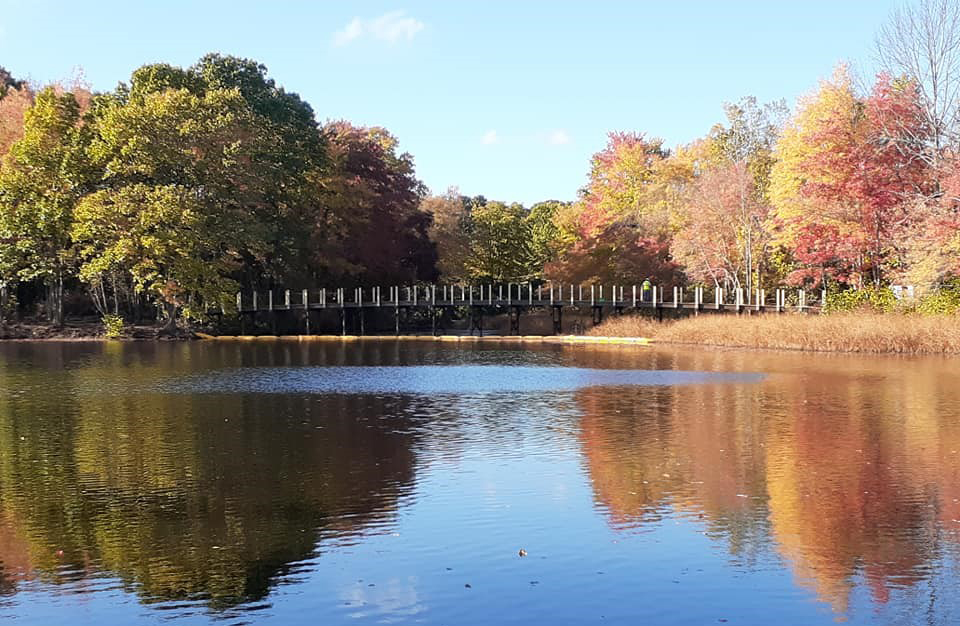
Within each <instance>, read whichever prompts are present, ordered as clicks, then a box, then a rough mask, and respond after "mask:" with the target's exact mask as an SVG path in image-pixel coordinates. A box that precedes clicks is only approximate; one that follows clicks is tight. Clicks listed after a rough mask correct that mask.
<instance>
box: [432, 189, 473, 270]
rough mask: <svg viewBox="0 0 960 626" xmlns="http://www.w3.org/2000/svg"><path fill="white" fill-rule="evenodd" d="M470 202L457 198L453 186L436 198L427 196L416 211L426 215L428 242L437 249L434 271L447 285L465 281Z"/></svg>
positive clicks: (457, 193)
mask: <svg viewBox="0 0 960 626" xmlns="http://www.w3.org/2000/svg"><path fill="white" fill-rule="evenodd" d="M471 207H472V203H471V201H470V199H469V198H467V197H465V196H461V195H460V192H459V191H458V190H457V188H456V187H451V188H450V189H447V191H446V193H444V194H443V195H439V196H428V197H427V198H424V200H423V202H422V203H421V205H420V210H421V211H423V212H425V213H428V214H430V216H431V223H430V230H429V234H430V241H432V242H433V244H434V245H435V246H436V249H437V271H438V272H439V275H440V278H441V279H442V280H444V281H447V282H454V283H455V282H462V281H465V280H467V279H468V278H469V276H470V272H469V270H468V269H467V260H468V258H469V255H470V235H471V231H472V227H471V215H470V209H471Z"/></svg>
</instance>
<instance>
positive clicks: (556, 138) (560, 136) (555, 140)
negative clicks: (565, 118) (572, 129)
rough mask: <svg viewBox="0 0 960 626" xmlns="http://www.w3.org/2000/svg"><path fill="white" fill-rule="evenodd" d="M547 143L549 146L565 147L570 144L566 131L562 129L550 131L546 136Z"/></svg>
mask: <svg viewBox="0 0 960 626" xmlns="http://www.w3.org/2000/svg"><path fill="white" fill-rule="evenodd" d="M547 143H548V144H550V145H551V146H563V145H566V144H568V143H570V135H568V134H567V131H565V130H563V129H562V128H561V129H557V130H554V131H551V132H550V133H549V134H547Z"/></svg>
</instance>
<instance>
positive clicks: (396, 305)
mask: <svg viewBox="0 0 960 626" xmlns="http://www.w3.org/2000/svg"><path fill="white" fill-rule="evenodd" d="M393 289H394V294H395V296H396V297H395V298H394V300H393V334H394V336H396V337H399V336H400V286H399V285H397V286H396V287H394V288H393Z"/></svg>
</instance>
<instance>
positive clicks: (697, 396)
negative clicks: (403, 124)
mask: <svg viewBox="0 0 960 626" xmlns="http://www.w3.org/2000/svg"><path fill="white" fill-rule="evenodd" d="M958 583H960V360H958V359H948V358H894V357H873V358H866V357H853V356H837V355H810V354H799V353H798V354H793V353H772V352H771V353H761V352H748V351H719V350H706V349H695V348H683V349H667V348H662V347H661V348H649V347H637V346H622V347H618V346H563V345H552V344H544V345H538V344H522V345H521V344H519V343H518V344H511V343H508V342H503V343H499V344H467V343H459V344H445V343H433V342H411V341H406V342H399V341H383V342H380V341H360V342H353V343H341V342H302V343H298V342H295V341H273V342H269V341H256V342H193V343H82V342H77V343H7V344H2V345H0V620H2V621H7V622H8V623H12V624H18V625H19V624H38V625H40V624H42V625H45V626H46V625H54V624H98V625H107V626H110V625H113V624H175V625H177V626H180V625H181V624H210V623H216V624H373V623H423V624H594V623H596V624H599V623H605V624H627V623H629V624H639V623H650V624H666V625H679V624H713V623H729V624H766V623H771V622H773V623H777V624H778V625H786V624H832V623H835V622H836V621H838V620H842V621H845V622H847V623H850V624H944V625H946V624H956V623H960V592H958V591H957V587H958Z"/></svg>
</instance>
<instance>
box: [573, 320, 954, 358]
mask: <svg viewBox="0 0 960 626" xmlns="http://www.w3.org/2000/svg"><path fill="white" fill-rule="evenodd" d="M589 334H590V335H600V336H610V337H648V338H651V339H654V340H656V341H657V342H658V343H684V344H697V345H711V346H727V347H737V348H772V349H780V350H808V351H815V352H865V353H874V354H879V353H894V354H960V316H957V315H929V316H926V315H919V314H897V313H886V314H884V313H837V314H832V315H796V314H780V315H775V314H770V315H743V316H734V315H716V314H713V315H711V314H705V315H699V316H697V317H688V318H684V319H680V320H676V321H664V322H662V323H660V322H657V321H656V320H652V319H651V318H649V317H644V316H625V317H617V318H610V319H608V320H607V321H606V322H604V323H603V324H601V325H600V326H597V327H596V328H593V329H591V330H590V332H589Z"/></svg>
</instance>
